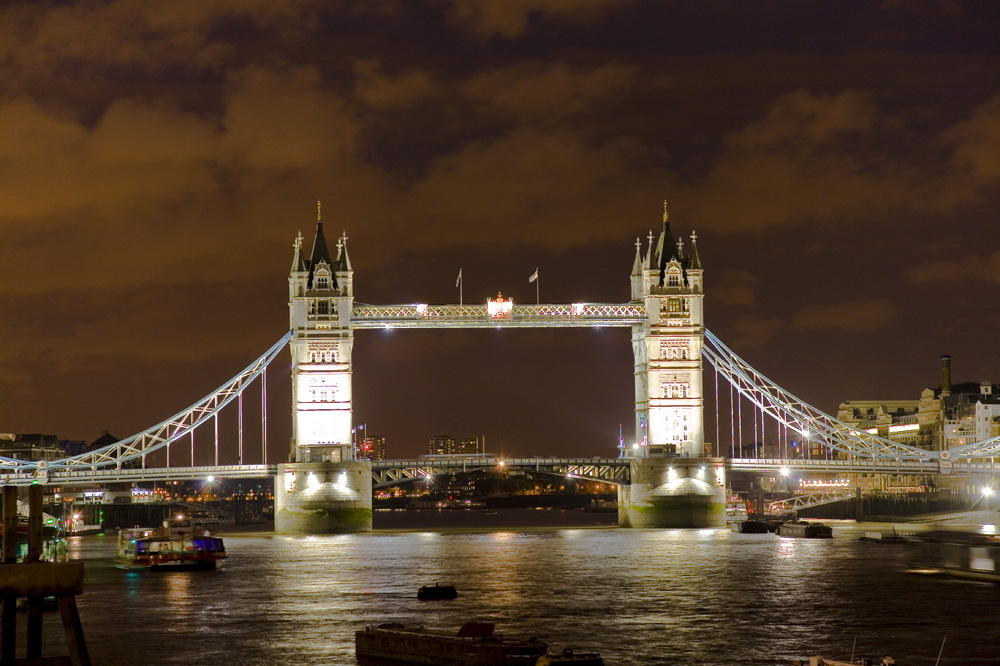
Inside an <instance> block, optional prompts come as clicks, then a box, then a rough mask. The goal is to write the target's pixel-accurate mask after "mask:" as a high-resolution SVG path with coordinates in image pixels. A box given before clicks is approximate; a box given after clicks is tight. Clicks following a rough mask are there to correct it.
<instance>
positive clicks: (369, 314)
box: [351, 303, 646, 329]
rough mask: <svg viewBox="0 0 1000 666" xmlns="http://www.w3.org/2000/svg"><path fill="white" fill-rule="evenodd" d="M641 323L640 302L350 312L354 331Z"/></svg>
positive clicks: (643, 318) (389, 308)
mask: <svg viewBox="0 0 1000 666" xmlns="http://www.w3.org/2000/svg"><path fill="white" fill-rule="evenodd" d="M491 307H493V308H494V311H493V312H491V311H490V308H491ZM645 321H646V310H645V306H644V305H643V304H642V303H572V304H568V305H562V304H555V305H548V304H539V305H513V304H511V308H510V310H509V311H505V310H503V309H497V308H496V306H495V305H492V306H487V305H427V304H424V303H414V304H410V305H362V304H355V307H354V309H353V310H352V311H351V328H354V329H372V328H496V327H502V328H539V327H545V328H550V327H557V328H582V327H593V326H614V327H626V326H636V325H639V324H642V323H644V322H645Z"/></svg>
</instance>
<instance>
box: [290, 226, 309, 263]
mask: <svg viewBox="0 0 1000 666" xmlns="http://www.w3.org/2000/svg"><path fill="white" fill-rule="evenodd" d="M292 249H293V250H294V252H293V254H292V270H291V272H292V273H302V272H304V271H305V270H306V260H305V259H304V258H303V257H302V232H301V231H300V232H299V235H298V236H296V237H295V243H293V244H292Z"/></svg>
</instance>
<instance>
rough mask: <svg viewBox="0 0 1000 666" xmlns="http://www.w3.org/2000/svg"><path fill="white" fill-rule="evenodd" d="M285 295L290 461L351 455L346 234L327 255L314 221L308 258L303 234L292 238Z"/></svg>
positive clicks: (350, 286)
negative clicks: (289, 357)
mask: <svg viewBox="0 0 1000 666" xmlns="http://www.w3.org/2000/svg"><path fill="white" fill-rule="evenodd" d="M293 248H294V255H293V259H292V270H291V273H290V274H289V276H288V300H289V312H290V315H289V316H290V319H291V321H290V324H291V330H292V339H291V342H290V347H291V352H292V407H293V409H292V413H293V419H292V445H291V460H292V462H320V461H324V460H325V461H329V462H340V461H345V462H346V461H350V460H353V459H354V456H355V454H354V446H353V441H352V434H351V427H352V423H351V421H352V409H351V372H352V370H351V351H352V348H353V345H354V333H353V330H352V328H351V312H352V309H353V305H354V271H353V270H352V269H351V262H350V259H349V258H348V256H347V238H346V236H342V237H341V238H339V239H338V240H337V256H336V258H331V256H330V252H329V250H328V248H327V244H326V238H325V236H324V234H323V223H322V222H317V224H316V237H315V239H314V240H313V246H312V252H311V253H310V255H309V258H308V259H307V258H306V257H305V255H304V253H303V251H302V234H299V235H298V237H297V238H296V239H295V244H294V246H293Z"/></svg>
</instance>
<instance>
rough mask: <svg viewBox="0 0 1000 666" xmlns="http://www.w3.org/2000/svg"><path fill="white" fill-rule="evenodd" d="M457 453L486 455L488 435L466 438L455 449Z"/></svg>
mask: <svg viewBox="0 0 1000 666" xmlns="http://www.w3.org/2000/svg"><path fill="white" fill-rule="evenodd" d="M455 453H486V435H476V436H475V437H466V438H465V439H463V440H462V443H461V444H460V445H459V446H458V448H457V449H455Z"/></svg>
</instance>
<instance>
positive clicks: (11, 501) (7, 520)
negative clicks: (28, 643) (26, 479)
mask: <svg viewBox="0 0 1000 666" xmlns="http://www.w3.org/2000/svg"><path fill="white" fill-rule="evenodd" d="M16 562H17V486H4V487H3V563H4V564H14V563H16ZM16 656H17V595H15V594H9V593H8V594H4V595H3V617H2V619H0V659H2V660H3V663H5V664H8V663H13V662H14V658H15V657H16Z"/></svg>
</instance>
